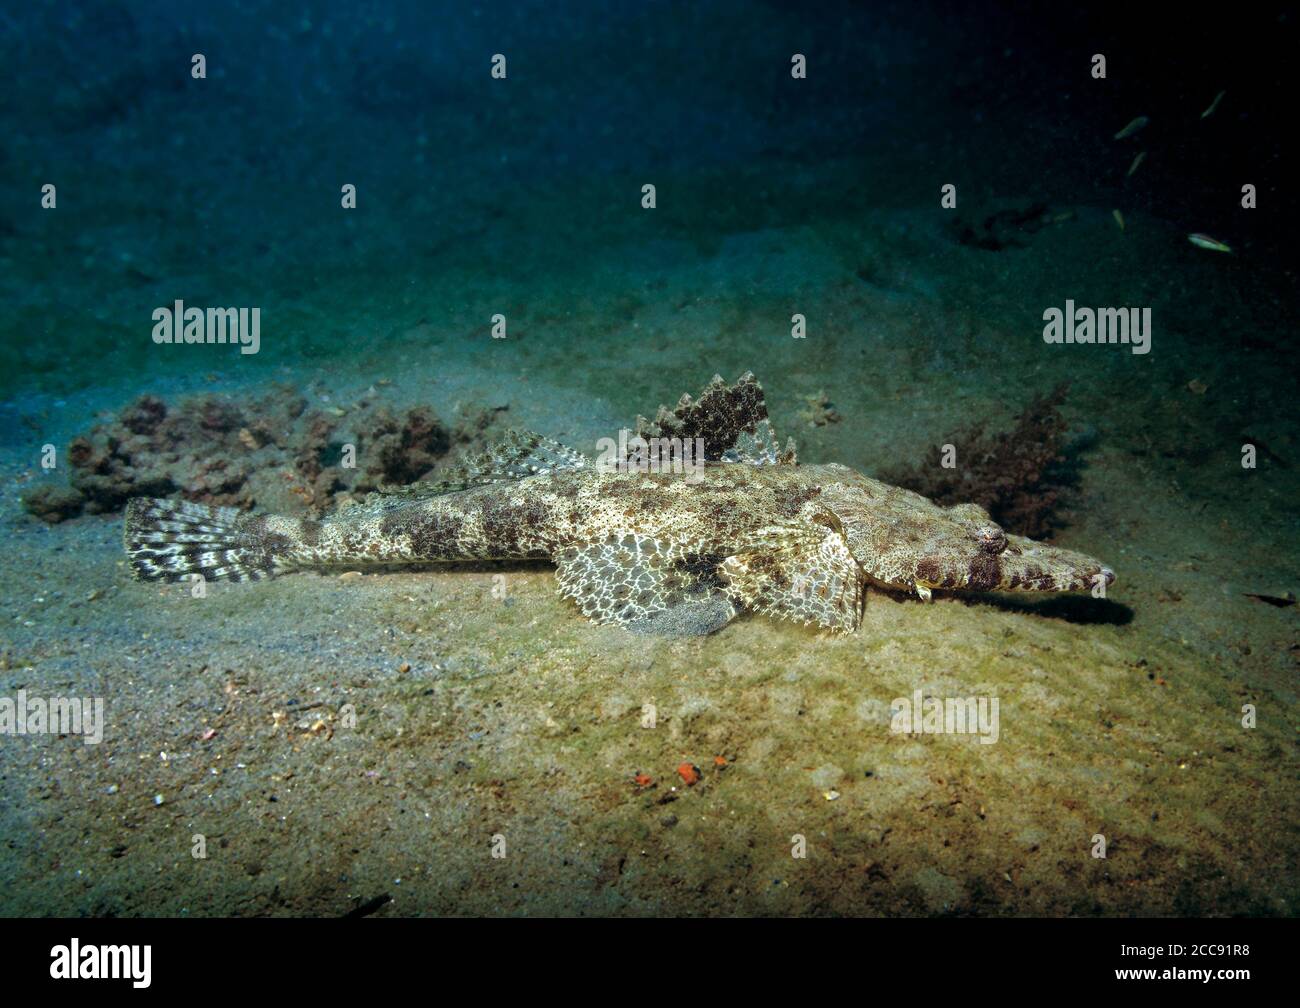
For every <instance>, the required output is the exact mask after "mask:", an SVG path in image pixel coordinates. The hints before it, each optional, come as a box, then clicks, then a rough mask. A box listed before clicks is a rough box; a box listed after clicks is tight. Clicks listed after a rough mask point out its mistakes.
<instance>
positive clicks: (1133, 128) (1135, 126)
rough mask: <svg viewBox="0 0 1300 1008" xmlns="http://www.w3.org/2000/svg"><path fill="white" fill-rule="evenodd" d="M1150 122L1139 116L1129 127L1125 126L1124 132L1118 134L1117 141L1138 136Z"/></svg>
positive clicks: (1116, 135)
mask: <svg viewBox="0 0 1300 1008" xmlns="http://www.w3.org/2000/svg"><path fill="white" fill-rule="evenodd" d="M1150 121H1151V120H1150V119H1148V118H1147V117H1146V116H1138V117H1137V118H1136V119H1134V120H1132V121H1131V122H1130V123H1129V124H1128V125H1127V126H1125V127H1124V128H1123V129H1122V130H1120V131H1119V132H1118V133H1116V134H1115V139H1116V140H1127V139H1128V138H1129V137H1131V136H1134V135H1135V134H1137V133H1138V132H1139V131H1140V130H1141V129H1142V128H1143V127H1144V126H1146V124H1147V123H1149V122H1150Z"/></svg>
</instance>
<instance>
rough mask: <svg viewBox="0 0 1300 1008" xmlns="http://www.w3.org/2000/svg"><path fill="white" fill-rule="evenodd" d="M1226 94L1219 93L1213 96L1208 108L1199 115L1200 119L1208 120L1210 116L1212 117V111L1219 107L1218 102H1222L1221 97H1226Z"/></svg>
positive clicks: (1223, 92) (1224, 92)
mask: <svg viewBox="0 0 1300 1008" xmlns="http://www.w3.org/2000/svg"><path fill="white" fill-rule="evenodd" d="M1227 93H1228V92H1227V91H1220V92H1219V93H1218V94H1216V95H1215V96H1214V101H1212V102H1210V107H1209V108H1207V109H1206V110H1205V111H1204V112H1202V113H1201V118H1202V119H1208V118H1210V116H1212V115H1214V110H1215V109H1217V108H1218V107H1219V102H1221V101H1223V96H1224V95H1226V94H1227Z"/></svg>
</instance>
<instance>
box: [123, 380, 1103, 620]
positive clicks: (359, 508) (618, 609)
mask: <svg viewBox="0 0 1300 1008" xmlns="http://www.w3.org/2000/svg"><path fill="white" fill-rule="evenodd" d="M687 440H690V441H691V442H692V443H693V444H695V445H697V446H700V447H702V454H697V456H696V460H697V462H698V461H699V460H701V459H702V462H701V463H700V464H698V465H693V466H690V467H680V466H672V465H669V466H647V465H642V464H640V463H642V462H644V461H645V460H646V457H647V455H646V453H645V451H644V446H645V445H648V444H656V443H657V444H658V445H660V446H662V445H664V444H667V445H669V446H672V445H681V444H683V443H685V442H686V441H687ZM627 444H628V445H629V447H628V448H627V450H626V451H627V454H626V455H625V456H624V457H620V458H619V459H618V460H617V461H616V463H615V464H613V465H610V464H608V463H607V462H599V461H597V460H593V459H591V458H588V457H587V456H585V455H583V454H581V453H579V452H577V451H575V450H573V449H572V448H569V447H567V446H565V445H563V444H560V443H558V442H556V441H553V440H551V439H549V438H546V437H543V436H542V435H540V434H535V433H531V432H526V431H515V432H511V433H509V434H508V435H507V436H506V437H505V438H504V439H503V440H501V441H500V443H498V444H496V445H495V446H494V447H493V448H491V449H490V450H488V451H487V452H485V453H483V454H481V455H478V456H474V457H471V458H469V459H467V460H466V461H464V462H462V463H460V464H459V465H457V466H454V467H449V468H448V469H447V470H446V471H444V472H443V473H442V474H441V475H442V478H441V479H439V480H437V481H434V482H424V483H417V484H413V485H410V486H406V487H400V488H394V489H392V490H389V491H385V492H382V493H380V494H377V495H372V496H371V497H370V498H369V499H367V500H366V501H365V502H363V503H359V504H354V505H353V506H351V507H347V508H344V509H342V510H340V511H339V512H338V513H337V514H335V515H334V516H332V517H327V518H324V519H323V520H319V521H317V520H310V519H306V518H295V517H281V516H276V515H256V514H251V513H246V512H241V511H239V510H237V509H234V508H228V507H217V506H211V505H205V504H198V503H193V502H189V501H176V500H157V499H150V498H136V499H133V500H132V501H130V503H129V504H128V507H127V512H126V526H125V545H126V551H127V553H128V555H129V556H130V561H131V567H132V569H133V571H134V573H135V575H136V576H137V577H138V578H140V579H142V580H146V581H158V580H166V581H177V580H182V579H185V578H187V577H189V576H192V575H196V574H197V575H201V576H202V577H203V578H204V579H207V580H216V579H227V580H233V581H248V580H257V579H261V578H268V577H273V576H275V575H278V574H284V573H288V572H290V571H301V570H320V571H327V570H331V569H333V570H339V569H344V570H357V569H362V568H365V567H367V566H370V567H380V566H390V565H395V564H429V563H436V562H446V563H456V562H462V563H463V562H470V561H479V562H482V561H490V560H549V561H551V562H553V563H554V564H555V567H556V576H557V578H558V581H559V587H560V591H561V593H562V594H563V595H565V596H567V597H568V598H570V599H572V600H573V601H574V603H576V605H577V607H578V608H579V609H580V610H581V611H582V613H583V614H584V615H586V616H587V617H588V618H590V619H592V620H594V621H595V622H597V623H605V624H620V625H622V626H624V627H626V628H628V629H631V630H634V631H640V632H646V633H654V634H669V635H692V634H706V633H711V632H713V631H715V630H718V629H719V628H721V627H723V626H725V625H726V624H727V623H728V622H729V621H731V620H732V619H733V618H735V617H736V616H737V615H738V614H740V613H744V612H756V613H761V614H764V615H767V616H773V617H778V618H784V619H789V620H794V621H797V622H800V623H803V624H808V625H815V626H819V627H825V628H828V629H830V630H835V631H853V630H855V629H857V627H858V626H859V624H860V622H861V618H862V612H863V606H864V604H865V602H866V593H867V588H868V586H870V585H874V586H878V587H883V588H886V589H893V590H896V591H903V592H907V593H911V594H914V595H915V596H918V597H919V598H921V599H925V600H927V601H928V600H929V599H930V598H931V593H932V591H933V590H935V589H945V590H956V591H971V592H987V591H1007V592H1072V591H1086V590H1090V589H1093V588H1095V587H1096V586H1097V585H1099V584H1102V585H1109V584H1111V583H1113V582H1114V580H1115V575H1114V573H1113V572H1112V571H1111V570H1110V569H1108V568H1107V567H1106V566H1104V565H1103V564H1102V563H1101V562H1100V561H1098V560H1095V559H1093V558H1092V557H1089V556H1085V555H1084V554H1082V553H1076V552H1073V551H1071V550H1067V549H1061V548H1058V547H1055V546H1049V545H1046V544H1044V543H1039V542H1034V541H1033V540H1031V539H1027V538H1024V537H1022V536H1018V535H1010V534H1008V533H1006V532H1005V531H1003V529H1002V528H1000V527H999V526H998V524H997V523H996V522H994V521H993V519H992V518H991V517H990V516H989V514H988V512H987V511H985V510H984V509H983V508H981V507H979V506H977V505H974V504H959V505H955V506H952V507H941V506H939V505H937V504H935V503H933V502H932V501H930V500H927V499H926V498H925V497H922V496H921V495H919V494H916V493H913V492H912V491H910V490H905V489H902V488H900V487H896V486H890V485H889V484H887V483H882V482H880V481H879V480H875V479H871V478H870V477H868V476H863V475H862V474H861V473H858V472H855V471H854V470H852V469H850V468H849V467H847V466H844V465H838V464H835V463H829V464H823V465H800V464H799V463H798V461H797V458H796V453H795V447H794V444H793V442H791V441H787V442H786V444H785V446H784V447H781V446H780V444H779V441H778V439H777V437H776V434H775V432H774V431H773V430H772V425H771V423H770V422H769V420H768V414H767V407H766V404H765V402H764V397H763V390H762V388H761V386H760V385H759V384H758V382H757V381H755V380H754V377H753V375H751V374H745V375H742V376H741V377H740V379H739V380H738V381H737V382H736V384H735V385H730V386H729V385H727V384H725V383H724V382H723V381H722V379H721V378H719V377H715V378H714V379H713V381H712V382H711V383H710V384H709V385H708V387H707V388H705V390H704V391H703V393H701V395H700V396H699V398H698V399H692V398H691V397H690V396H689V395H684V396H682V398H681V400H680V401H679V402H678V404H677V406H676V407H675V408H674V409H672V410H669V409H667V408H666V407H662V406H661V407H660V408H659V412H658V414H657V416H656V418H655V420H654V421H653V422H651V421H648V420H646V419H645V418H644V417H638V418H637V424H636V438H634V439H632V440H631V441H628V442H627ZM698 450H699V449H698V448H697V451H698ZM1103 590H1104V589H1103Z"/></svg>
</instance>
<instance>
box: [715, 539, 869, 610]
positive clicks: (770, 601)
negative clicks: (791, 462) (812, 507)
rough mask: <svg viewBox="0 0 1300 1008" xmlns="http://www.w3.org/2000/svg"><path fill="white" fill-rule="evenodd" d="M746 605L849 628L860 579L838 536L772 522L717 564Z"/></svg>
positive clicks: (858, 606)
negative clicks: (744, 545)
mask: <svg viewBox="0 0 1300 1008" xmlns="http://www.w3.org/2000/svg"><path fill="white" fill-rule="evenodd" d="M718 571H719V573H720V574H721V576H722V580H723V581H724V582H725V584H726V586H727V591H728V594H730V595H731V597H732V598H733V599H734V600H736V601H738V602H739V603H740V604H741V605H743V606H744V607H745V608H747V609H753V610H755V611H756V612H760V613H765V614H766V615H769V616H776V617H778V618H781V619H789V620H795V621H797V622H800V623H804V624H816V625H817V626H822V627H826V628H827V629H830V630H838V631H843V632H851V631H853V630H856V629H857V628H858V625H859V624H860V623H861V621H862V600H863V597H864V596H863V578H862V575H861V572H860V571H859V570H858V565H857V563H856V562H855V561H854V559H853V555H852V554H851V553H850V552H849V548H848V544H847V543H846V542H845V541H844V537H843V536H842V535H840V533H839V532H837V531H835V530H833V529H827V528H823V527H821V526H816V525H794V526H784V525H782V526H773V527H772V528H769V529H764V530H762V531H760V532H758V533H756V534H755V535H754V536H753V539H752V545H747V546H746V548H745V549H744V550H742V551H740V552H738V553H736V554H735V555H733V556H729V557H727V558H726V559H725V560H724V561H723V562H722V564H721V565H720V566H719V568H718Z"/></svg>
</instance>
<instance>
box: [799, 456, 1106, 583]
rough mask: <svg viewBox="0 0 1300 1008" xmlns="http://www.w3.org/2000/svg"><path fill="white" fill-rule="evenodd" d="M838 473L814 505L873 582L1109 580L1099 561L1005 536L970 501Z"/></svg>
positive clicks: (1022, 538)
mask: <svg viewBox="0 0 1300 1008" xmlns="http://www.w3.org/2000/svg"><path fill="white" fill-rule="evenodd" d="M827 468H831V467H827ZM835 468H837V469H839V468H843V467H835ZM845 473H847V474H849V475H848V476H844V477H839V476H838V474H836V475H837V477H838V478H836V479H834V480H833V481H829V482H828V483H827V484H825V485H824V491H823V494H822V498H821V503H822V505H823V506H825V507H827V508H828V509H829V510H830V511H831V512H832V513H833V514H834V515H835V518H836V521H837V525H838V529H839V531H840V532H841V534H842V535H843V537H844V540H845V542H846V544H847V545H848V548H849V552H850V553H852V554H853V558H854V560H855V561H857V564H858V566H859V567H860V568H861V569H862V571H863V573H865V574H866V575H867V576H868V577H870V578H871V579H872V580H873V581H876V582H878V583H880V584H884V585H886V586H888V587H891V588H898V589H902V590H905V591H915V592H916V593H917V594H919V595H921V596H922V597H928V596H929V594H930V590H931V589H934V588H942V589H948V590H957V591H977V592H988V591H1006V592H1070V591H1090V590H1092V589H1093V588H1094V587H1095V586H1097V585H1098V584H1101V583H1103V582H1104V583H1105V584H1106V585H1110V584H1112V583H1114V581H1115V573H1114V571H1112V570H1111V569H1110V568H1109V567H1107V566H1106V565H1105V564H1103V563H1102V562H1101V561H1100V560H1097V559H1094V558H1093V557H1090V556H1087V555H1085V554H1083V553H1078V552H1075V551H1074V550H1068V549H1063V548H1061V547H1059V546H1049V545H1047V544H1046V543H1040V542H1035V541H1034V540H1032V539H1027V538H1025V537H1024V536H1018V535H1012V534H1010V533H1008V532H1006V531H1005V530H1004V529H1003V528H1002V527H1001V526H1000V525H998V523H997V522H995V521H994V520H993V519H992V518H991V517H990V516H989V513H988V512H987V511H985V510H984V509H983V508H982V507H980V506H978V505H976V504H957V505H954V506H952V507H941V506H940V505H938V504H935V503H934V502H932V501H930V500H927V499H926V498H925V497H922V496H921V495H920V494H916V493H913V492H912V491H910V490H903V489H901V488H899V487H892V486H889V485H888V484H885V483H880V482H878V481H876V480H872V479H869V478H868V477H864V476H860V475H858V474H857V473H853V472H852V470H848V469H845Z"/></svg>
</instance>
